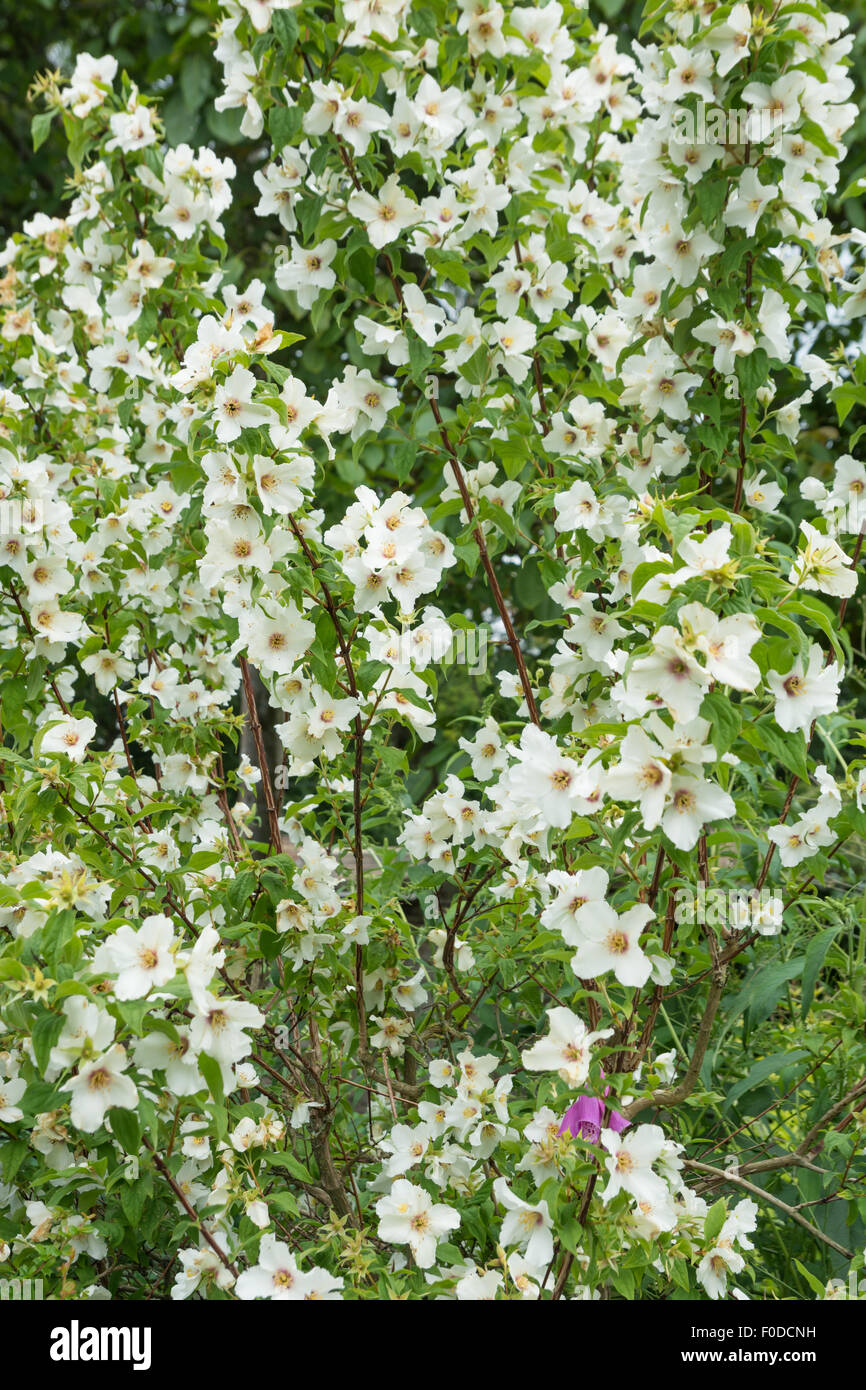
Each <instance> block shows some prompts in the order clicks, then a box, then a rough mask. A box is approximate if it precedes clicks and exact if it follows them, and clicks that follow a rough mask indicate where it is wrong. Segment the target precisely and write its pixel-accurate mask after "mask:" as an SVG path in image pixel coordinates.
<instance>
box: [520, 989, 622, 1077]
mask: <svg viewBox="0 0 866 1390" xmlns="http://www.w3.org/2000/svg"><path fill="white" fill-rule="evenodd" d="M547 1021H548V1025H549V1028H550V1032H549V1033H548V1035H547V1037H546V1038H541V1039H540V1040H539V1041H538V1042H537V1043H534V1044H533V1045H532V1047H530V1048H527V1050H526V1051H525V1052H523V1053H521V1060H522V1062H523V1065H524V1066H525V1067H526V1070H527V1071H555V1072H557V1073H558V1074H559V1076H561V1077H562V1080H563V1081H565V1082H566V1083H567V1085H569V1086H570V1087H571V1088H572V1089H573V1090H574V1089H576V1088H577V1087H578V1086H582V1085H583V1083H584V1082H585V1081H586V1078H587V1077H588V1076H589V1064H590V1059H591V1049H592V1047H593V1045H594V1044H595V1043H597V1042H599V1041H601V1040H603V1039H604V1038H609V1037H611V1036H612V1031H613V1030H612V1029H610V1028H607V1029H604V1030H603V1031H602V1032H599V1033H591V1032H590V1031H589V1030H588V1028H587V1026H586V1024H585V1023H584V1022H583V1020H582V1019H580V1018H578V1016H577V1014H574V1013H572V1011H571V1009H566V1008H564V1007H561V1006H559V1005H557V1007H556V1008H553V1009H548V1011H547Z"/></svg>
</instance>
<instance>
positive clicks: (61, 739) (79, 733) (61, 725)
mask: <svg viewBox="0 0 866 1390" xmlns="http://www.w3.org/2000/svg"><path fill="white" fill-rule="evenodd" d="M95 733H96V721H95V720H93V719H91V718H89V717H85V718H83V719H73V718H71V717H69V718H66V719H61V720H59V721H58V723H56V724H54V726H53V727H52V728H50V729H47V730H46V731H45V733H44V735H43V737H42V743H41V745H40V752H42V753H60V754H62V755H63V756H65V757H67V758H70V759H71V760H72V762H74V763H80V762H81V760H82V759H83V757H84V755H85V753H86V752H87V745H88V743H89V742H90V740H91V739H92V738H93V735H94V734H95Z"/></svg>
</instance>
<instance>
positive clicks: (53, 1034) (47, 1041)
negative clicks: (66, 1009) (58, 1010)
mask: <svg viewBox="0 0 866 1390" xmlns="http://www.w3.org/2000/svg"><path fill="white" fill-rule="evenodd" d="M65 1021H66V1020H65V1019H64V1016H63V1014H52V1013H47V1012H45V1013H41V1014H40V1015H39V1017H38V1018H37V1019H35V1020H34V1022H33V1026H32V1028H31V1030H30V1041H31V1042H32V1044H33V1055H34V1057H35V1058H36V1065H37V1067H38V1068H39V1070H40V1071H45V1068H46V1067H47V1066H48V1059H49V1055H50V1053H51V1049H52V1047H53V1046H54V1044H55V1043H56V1042H57V1039H58V1038H59V1037H60V1034H61V1033H62V1032H63V1024H64V1023H65Z"/></svg>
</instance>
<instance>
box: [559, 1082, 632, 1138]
mask: <svg viewBox="0 0 866 1390" xmlns="http://www.w3.org/2000/svg"><path fill="white" fill-rule="evenodd" d="M609 1089H610V1088H609V1087H608V1088H607V1089H606V1090H605V1095H607V1093H608V1090H609ZM604 1110H605V1103H604V1101H603V1100H599V1099H598V1098H597V1097H596V1096H587V1095H583V1096H578V1098H577V1100H576V1101H574V1102H573V1104H571V1105H570V1106H569V1107H568V1109H567V1110H566V1112H565V1114H564V1115H563V1117H562V1124H561V1125H560V1126H559V1133H560V1134H571V1135H572V1136H573V1137H574V1138H575V1139H588V1140H589V1142H590V1143H591V1144H597V1143H598V1140H599V1137H600V1135H601V1122H602V1118H603V1116H604ZM628 1124H629V1122H628V1120H627V1119H626V1118H625V1116H624V1115H620V1113H619V1111H617V1110H612V1111H611V1112H610V1115H609V1116H608V1120H607V1128H608V1129H614V1130H616V1131H617V1133H618V1132H619V1131H620V1130H623V1129H627V1128H628Z"/></svg>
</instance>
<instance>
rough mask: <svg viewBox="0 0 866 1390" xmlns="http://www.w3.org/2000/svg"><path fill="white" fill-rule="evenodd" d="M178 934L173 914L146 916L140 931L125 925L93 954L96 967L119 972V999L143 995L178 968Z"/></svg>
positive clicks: (116, 988) (137, 997) (117, 992)
mask: <svg viewBox="0 0 866 1390" xmlns="http://www.w3.org/2000/svg"><path fill="white" fill-rule="evenodd" d="M176 945H177V938H176V937H175V934H174V923H173V922H172V920H171V918H170V917H165V916H163V915H162V914H161V913H157V914H156V915H154V916H152V917H145V919H144V921H143V922H142V924H141V928H140V930H139V931H133V929H132V927H130V926H128V925H126V924H125V925H124V926H122V927H120V928H119V929H118V930H117V931H116V932H115V933H114V934H113V936H110V937H109V938H108V940H107V941H104V942H103V943H102V945H101V946H99V947H98V948H97V950H96V951H95V952H94V955H93V962H92V964H93V969H94V971H96V972H99V971H103V970H105V971H107V972H109V973H111V974H115V975H117V980H116V982H115V986H114V996H115V998H116V999H143V998H144V996H145V995H146V994H147V993H148V991H149V990H151V989H153V988H155V987H159V986H160V985H166V984H168V982H169V980H173V979H174V976H175V974H176V972H177V963H176V961H175V957H174V948H175V947H176Z"/></svg>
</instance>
